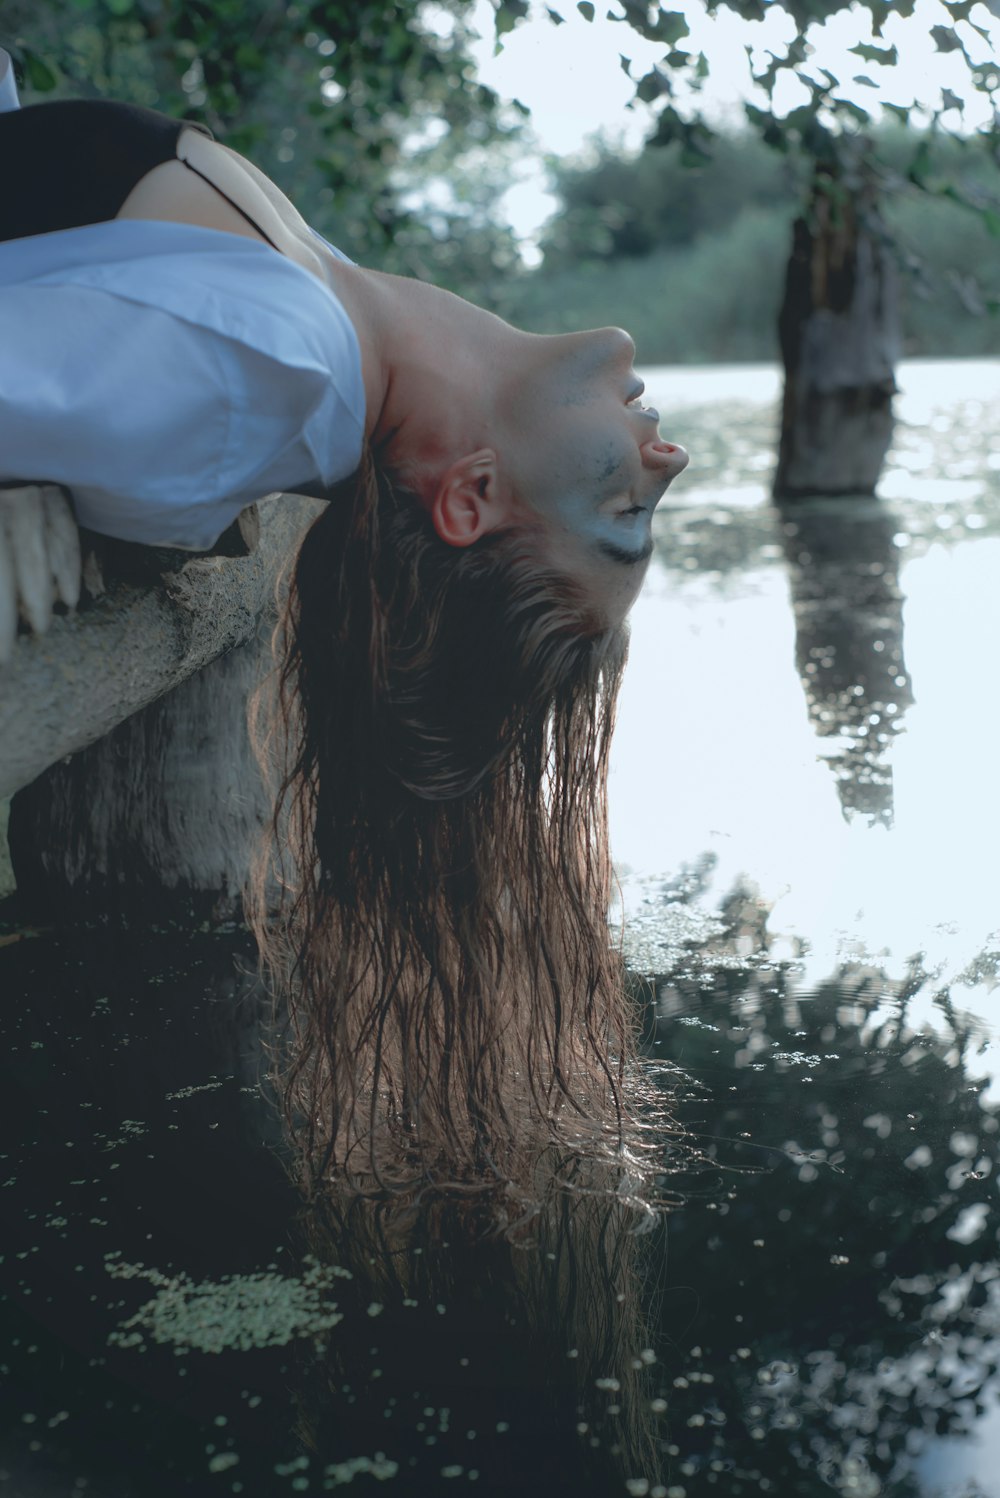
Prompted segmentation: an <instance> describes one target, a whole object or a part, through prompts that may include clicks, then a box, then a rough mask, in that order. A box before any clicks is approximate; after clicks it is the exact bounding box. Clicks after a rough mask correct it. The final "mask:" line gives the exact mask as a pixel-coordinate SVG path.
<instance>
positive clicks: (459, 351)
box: [327, 258, 525, 476]
mask: <svg viewBox="0 0 1000 1498" xmlns="http://www.w3.org/2000/svg"><path fill="white" fill-rule="evenodd" d="M327 273H328V279H329V284H330V285H331V287H332V289H333V290H334V292H335V293H336V295H337V296H338V297H339V299H340V300H341V302H342V303H343V305H344V307H345V308H346V310H347V314H348V316H349V317H350V319H351V321H352V323H353V324H354V328H355V330H356V332H357V335H358V342H359V344H360V346H361V364H362V373H363V377H364V385H365V401H366V410H367V416H366V420H365V433H366V436H367V438H368V440H369V442H370V443H371V445H372V447H373V449H374V451H375V452H376V454H377V455H378V456H379V457H380V458H381V460H382V461H383V462H384V463H385V464H386V466H387V467H389V468H391V469H393V470H395V471H402V472H406V471H407V470H409V471H411V472H412V473H413V474H414V475H415V476H416V475H418V474H419V473H420V472H423V471H425V470H428V469H432V468H434V467H436V466H437V465H438V464H439V463H440V462H441V461H444V460H446V459H447V458H448V457H449V455H454V453H455V451H456V450H464V449H468V450H473V449H475V448H477V447H484V446H489V445H490V430H491V422H490V412H491V410H493V409H494V408H495V401H494V394H495V392H496V389H497V386H498V375H499V372H500V370H501V369H502V367H503V361H504V360H505V359H507V360H509V358H510V354H511V352H512V350H513V346H514V344H515V343H516V341H517V340H518V339H519V338H524V337H525V335H524V334H519V333H517V331H516V330H515V329H514V328H512V327H510V325H509V324H507V323H505V322H503V321H502V319H500V318H499V317H494V316H493V314H492V313H489V312H484V311H483V310H482V309H481V308H479V307H475V306H473V305H472V303H471V302H466V301H464V300H463V299H462V298H461V297H458V296H455V295H453V294H452V293H451V292H448V291H442V290H441V288H440V287H437V286H431V285H429V284H428V283H427V282H424V281H417V280H413V279H411V278H409V277H403V276H392V275H387V274H385V273H383V272H381V271H371V270H366V269H363V268H362V267H360V266H356V265H349V264H345V263H344V262H343V261H339V260H333V259H332V258H331V262H330V264H329V265H328V267H327Z"/></svg>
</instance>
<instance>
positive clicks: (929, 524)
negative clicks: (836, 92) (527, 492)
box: [612, 361, 1000, 976]
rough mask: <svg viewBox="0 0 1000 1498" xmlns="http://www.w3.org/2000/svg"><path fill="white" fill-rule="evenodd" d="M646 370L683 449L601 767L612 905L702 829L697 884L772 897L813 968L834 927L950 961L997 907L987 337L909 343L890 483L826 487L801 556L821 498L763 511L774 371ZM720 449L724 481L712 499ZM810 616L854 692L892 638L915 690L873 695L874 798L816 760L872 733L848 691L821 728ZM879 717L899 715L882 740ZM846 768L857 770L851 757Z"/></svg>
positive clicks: (669, 866)
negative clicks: (820, 543)
mask: <svg viewBox="0 0 1000 1498" xmlns="http://www.w3.org/2000/svg"><path fill="white" fill-rule="evenodd" d="M644 377H645V379H646V383H647V388H648V390H649V392H650V396H651V399H652V400H653V401H654V402H655V403H656V404H657V405H658V407H659V409H660V410H661V411H662V412H663V413H664V419H663V430H664V431H665V432H666V433H669V434H670V435H672V436H676V437H677V439H678V440H680V441H682V442H684V443H685V445H686V446H688V447H689V449H690V451H691V465H690V468H689V469H688V471H687V472H686V473H685V474H684V475H683V477H682V478H681V479H680V481H679V482H678V484H677V486H676V488H675V489H672V490H671V491H670V492H669V494H668V495H667V496H666V498H665V499H664V501H663V503H662V504H661V506H660V509H659V511H658V515H657V521H656V530H655V535H656V539H657V553H656V556H655V557H654V561H653V563H652V565H651V569H650V575H649V578H648V581H647V584H646V587H645V589H644V592H643V594H642V596H641V598H640V600H639V603H638V604H637V605H636V608H635V609H634V611H633V614H632V647H631V654H630V663H629V669H628V675H627V679H626V684H625V687H624V690H623V695H622V701H621V709H620V716H619V727H618V732H617V735H616V740H615V748H614V756H613V768H612V817H613V822H612V828H613V847H614V851H615V855H616V859H617V860H618V865H619V869H620V871H621V873H622V875H623V883H624V887H625V902H626V910H628V909H629V908H630V906H629V902H630V899H631V900H632V903H633V906H635V904H636V902H638V903H639V904H641V903H642V901H643V900H645V901H646V904H647V906H648V895H649V890H650V888H651V886H653V887H655V881H656V879H657V877H658V876H661V875H662V876H665V877H666V878H668V879H674V878H676V876H677V874H678V872H679V871H680V870H681V869H682V868H684V867H690V866H693V865H695V864H697V863H698V861H699V859H703V858H704V855H706V854H710V855H712V857H713V859H714V866H713V871H712V877H711V880H710V884H709V886H708V887H707V888H706V890H705V891H704V894H703V897H702V898H703V899H704V900H705V901H706V902H707V908H709V909H710V908H711V907H712V902H714V903H715V904H716V905H717V904H718V902H719V901H720V900H721V899H722V898H724V897H725V896H726V894H727V893H728V892H729V891H730V890H731V889H732V888H733V887H734V886H735V885H737V884H739V883H742V884H743V885H747V884H749V885H750V886H751V887H752V888H753V889H754V890H755V891H756V892H757V894H758V895H759V898H760V899H761V901H762V902H763V903H764V904H765V905H766V906H768V907H770V915H769V920H768V930H769V933H770V936H771V938H772V939H774V938H779V937H783V938H785V939H787V940H789V941H791V942H793V943H794V946H795V949H796V950H798V951H800V952H803V953H804V955H805V960H806V971H807V973H808V972H813V973H814V974H815V975H817V976H818V975H819V974H821V973H823V972H826V973H828V972H829V971H830V970H831V967H832V965H833V963H834V962H835V961H836V959H837V956H838V954H839V953H843V952H844V951H845V950H849V951H851V952H852V953H854V954H856V953H858V952H864V953H868V954H871V955H873V956H875V955H877V956H882V957H884V958H887V959H888V960H889V961H890V964H891V965H893V966H894V967H896V968H901V967H902V966H904V965H905V963H906V962H907V960H908V959H910V958H911V957H913V956H915V955H916V954H918V953H920V954H922V956H923V963H924V966H925V967H926V968H927V969H928V970H932V971H937V970H940V972H941V973H942V974H943V975H947V974H958V973H960V972H961V971H962V969H963V968H964V967H965V966H966V965H967V964H968V963H969V962H970V961H971V960H972V959H973V958H974V957H975V956H976V954H977V953H979V952H980V951H982V949H983V947H984V945H985V944H986V943H987V941H988V939H989V937H990V935H991V933H993V932H995V931H997V929H998V928H1000V881H998V880H997V878H996V874H995V856H996V855H995V849H996V848H997V846H998V845H1000V795H998V794H997V783H996V773H995V765H996V759H997V746H998V738H1000V703H998V698H997V694H996V691H995V689H994V685H993V683H994V680H995V641H996V640H997V639H998V638H1000V590H998V589H997V586H996V579H997V577H998V575H1000V503H998V495H997V492H996V491H997V484H996V472H995V468H994V466H993V463H994V459H995V453H994V451H993V448H992V445H991V442H990V440H989V437H988V434H989V433H991V432H994V433H995V432H996V431H997V429H998V427H1000V419H998V418H1000V362H989V361H966V362H965V363H959V362H957V361H953V362H949V363H943V362H938V363H931V362H929V361H915V362H913V363H912V364H907V365H904V366H903V368H902V371H901V374H900V384H901V387H902V394H901V396H900V397H899V399H898V416H899V424H898V429H897V435H896V440H895V443H894V447H893V450H892V452H891V453H890V457H889V461H888V464H887V470H886V475H885V479H884V481H883V484H882V486H881V492H882V493H883V494H884V495H885V496H886V499H885V502H884V504H883V505H882V506H880V507H879V506H875V507H872V506H871V503H870V502H869V504H868V508H867V510H865V509H864V502H859V501H854V500H849V501H843V502H838V501H826V502H825V503H824V505H823V506H821V507H820V508H821V509H822V510H823V514H824V515H825V519H823V524H824V525H826V526H827V528H828V530H830V531H832V533H833V534H834V535H835V536H838V537H839V538H841V540H842V543H843V550H842V553H839V554H838V555H836V556H835V557H833V560H832V561H831V559H830V555H829V554H824V555H823V556H817V558H816V559H812V558H809V557H807V559H806V562H805V563H803V562H802V561H801V557H800V556H799V557H798V558H797V557H796V556H794V555H793V548H792V547H791V546H790V544H789V541H788V538H787V535H786V534H785V530H784V525H785V523H786V522H789V521H791V523H792V524H793V525H795V524H796V521H797V519H798V518H799V517H801V516H802V512H803V511H809V510H810V509H813V510H815V509H816V508H817V504H816V502H814V504H813V505H812V506H805V507H799V508H798V510H792V509H790V510H788V512H787V513H785V514H783V515H779V513H778V512H777V511H776V510H775V509H774V508H773V507H772V506H771V505H770V502H769V497H768V492H767V484H768V481H769V474H768V472H766V471H765V470H764V469H763V468H762V464H761V459H762V458H765V457H766V456H767V454H768V453H769V452H770V451H771V450H772V449H771V444H772V439H773V433H774V428H775V422H776V397H777V392H778V379H777V372H776V370H774V369H772V368H761V367H758V366H747V367H740V366H729V367H726V368H722V369H717V370H716V369H708V370H694V371H692V370H688V369H684V370H674V369H655V370H649V371H644ZM931 437H932V438H933V440H930V438H931ZM956 468H960V469H961V471H962V477H961V478H960V479H957V478H956V477H955V470H956ZM720 471H721V472H723V473H725V474H726V475H727V482H733V483H734V486H735V490H736V494H735V496H734V495H733V494H732V493H730V497H729V499H728V501H727V498H726V492H725V489H724V488H723V489H722V490H720V488H719V487H718V475H719V473H720ZM917 472H919V479H918V478H917V477H916V474H917ZM748 495H752V496H753V498H752V500H751V501H750V503H748V502H747V500H748ZM838 503H841V504H842V506H843V508H842V512H841V513H842V524H841V520H840V517H839V516H838V514H837V512H836V509H835V508H834V507H835V506H836V505H837V504H838ZM859 506H860V507H861V508H859ZM859 516H860V517H861V520H862V521H863V523H864V526H868V530H865V531H864V534H862V530H863V526H862V524H859V523H858V517H859ZM873 516H874V518H873ZM806 518H808V517H806ZM821 518H822V516H821ZM803 524H805V520H803ZM872 525H875V526H876V527H878V526H880V525H881V526H882V527H883V529H884V535H883V534H882V532H879V531H877V530H876V531H874V532H872V531H871V526H872ZM852 531H857V534H858V541H859V547H858V548H857V549H852V545H853V543H852ZM825 534H826V533H823V535H825ZM823 535H821V540H822V539H823ZM872 535H874V536H875V550H874V551H873V550H871V541H872ZM838 544H840V543H839V541H838ZM824 545H827V542H826V541H824ZM866 548H867V549H866ZM828 552H829V548H828ZM692 562H693V565H692ZM790 574H791V577H790ZM870 576H874V577H876V579H878V578H880V577H881V578H883V579H885V580H886V581H885V596H884V598H880V597H878V596H875V597H874V599H872V598H871V597H868V596H867V595H866V601H865V603H864V608H860V607H858V606H857V604H856V600H855V599H854V597H853V589H854V588H855V584H856V581H857V579H858V578H862V579H864V578H865V577H870ZM896 578H898V588H897V587H896V584H895V581H894V579H896ZM838 590H840V591H839V592H838ZM900 591H901V593H902V606H901V609H900V605H899V600H898V594H899V592H900ZM796 593H797V594H798V596H797V597H795V596H793V595H795V594H796ZM817 600H818V601H817ZM793 605H794V606H793ZM880 609H881V610H882V613H881V614H880V612H879V611H880ZM824 610H825V613H824V612H823V611H824ZM817 618H819V619H820V627H819V632H818V634H817V635H816V640H817V642H818V643H816V644H813V645H810V647H809V649H810V650H811V652H812V655H813V656H815V657H817V658H818V659H819V661H820V663H821V665H823V666H829V665H830V663H831V662H834V661H835V660H836V659H837V658H838V652H839V658H840V659H841V660H844V659H846V660H848V661H850V662H851V663H855V662H857V663H859V665H858V676H859V678H860V680H859V683H858V684H857V685H855V686H853V687H852V686H850V684H849V683H847V687H846V690H847V692H848V693H851V692H854V693H855V694H856V696H857V698H858V699H859V700H860V701H861V702H862V703H865V702H866V700H867V694H870V691H871V687H870V683H869V684H867V685H866V678H865V676H864V675H863V673H864V672H865V671H867V669H868V667H867V664H866V662H867V661H869V660H871V661H875V662H876V664H878V659H877V658H878V657H879V655H880V653H881V657H882V659H883V660H884V659H887V657H886V656H885V652H886V650H887V649H890V648H896V647H897V646H898V648H899V649H900V651H901V658H903V659H905V671H906V672H907V673H908V676H909V681H910V683H911V687H912V696H913V699H914V700H913V701H912V702H909V701H908V700H904V694H903V693H900V700H899V701H898V702H892V703H890V704H889V705H888V708H887V709H886V708H885V704H884V703H883V702H882V701H881V699H880V701H879V703H877V704H874V705H875V706H877V707H879V709H880V711H879V712H875V713H873V714H872V715H871V716H872V717H873V719H879V718H880V713H881V723H880V724H878V725H876V726H873V728H872V734H873V737H872V740H871V743H870V746H869V747H870V753H868V755H867V760H868V762H869V763H871V762H874V763H875V765H876V770H877V774H878V775H880V776H881V777H882V780H883V781H884V782H885V787H886V790H885V798H884V801H885V804H884V807H883V808H882V814H881V815H879V816H873V815H866V814H864V813H863V812H862V811H859V810H858V809H857V804H856V798H855V801H852V798H851V794H850V791H851V787H850V784H847V785H846V786H845V778H846V781H847V782H849V781H850V778H851V776H850V773H848V774H847V776H846V777H845V776H844V775H843V773H842V770H841V773H840V774H839V778H838V773H835V770H836V766H835V765H834V764H833V761H832V760H831V755H832V756H834V757H836V756H837V754H838V752H839V751H841V750H842V749H843V748H844V744H845V743H848V744H849V743H850V741H851V739H852V735H853V742H854V744H855V746H857V745H858V744H859V743H861V746H862V750H864V741H863V739H859V737H858V736H859V734H863V733H864V731H865V729H866V728H867V727H868V725H867V724H865V723H864V722H861V724H860V726H859V723H858V721H857V715H855V717H853V718H852V719H851V720H850V722H846V721H845V723H844V724H840V725H838V723H837V722H836V721H831V722H828V723H825V724H823V728H824V732H823V735H822V736H818V734H817V731H816V729H817V723H816V715H815V713H813V714H812V715H811V714H810V710H809V707H808V704H807V700H806V694H805V686H804V682H808V678H805V677H803V674H802V672H801V670H800V666H801V661H799V662H798V663H797V657H796V631H797V628H798V629H799V630H800V631H801V630H803V629H806V628H812V627H813V623H814V622H815V620H816V619H817ZM894 642H895V643H894ZM799 643H800V646H801V644H802V642H801V641H800V642H799ZM806 643H808V642H806ZM823 652H827V655H826V656H824V654H823ZM807 653H808V652H807ZM807 669H808V668H807ZM889 681H890V684H891V678H889ZM845 682H846V678H845ZM883 695H884V694H883ZM882 709H885V711H882ZM839 710H840V709H839V707H838V706H837V705H836V704H835V705H834V706H833V708H832V709H831V716H832V718H833V719H834V720H835V719H836V717H837V713H838V711H839ZM886 713H888V714H889V715H890V716H889V717H887V716H886ZM862 717H863V714H862ZM887 723H889V725H890V727H891V728H892V729H893V730H896V729H897V728H898V731H893V732H891V733H890V732H889V731H888V730H886V738H885V741H884V742H882V743H879V742H878V741H877V735H878V733H880V732H882V731H883V729H885V728H886V724H887ZM838 726H839V727H840V728H841V729H842V730H843V732H841V733H839V734H838V732H837V731H836V730H837V729H838ZM845 734H846V737H845ZM854 770H855V771H859V770H860V773H861V777H862V779H863V778H864V775H865V774H866V773H867V770H866V769H865V762H864V759H863V756H862V757H858V758H856V762H855V764H854ZM845 790H846V792H847V794H845ZM630 890H631V891H632V895H630V893H629V892H630ZM647 914H648V912H647Z"/></svg>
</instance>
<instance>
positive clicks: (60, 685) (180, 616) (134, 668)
mask: <svg viewBox="0 0 1000 1498" xmlns="http://www.w3.org/2000/svg"><path fill="white" fill-rule="evenodd" d="M258 509H259V516H260V536H259V540H258V541H257V542H256V545H255V549H254V550H253V552H252V554H251V555H249V556H240V557H232V556H214V555H213V556H209V557H202V556H199V557H195V558H192V559H191V560H188V561H185V560H183V555H182V554H179V553H176V552H175V553H170V554H164V553H160V552H157V551H154V550H152V549H150V548H144V547H129V548H122V549H117V550H116V548H115V547H114V546H112V547H111V548H110V549H109V551H108V561H107V564H106V570H105V583H106V588H107V591H106V592H105V593H104V594H103V595H102V596H101V597H100V598H97V599H94V600H91V601H88V602H86V603H84V604H83V605H81V607H80V608H79V610H77V611H76V612H75V613H72V614H66V615H62V616H60V617H56V618H54V619H53V621H52V624H51V626H50V628H49V630H48V631H47V633H45V634H44V635H32V634H25V635H22V636H20V638H19V639H18V641H17V646H16V648H15V650H14V654H13V658H12V660H11V661H10V662H9V663H8V664H7V665H6V666H3V667H0V800H2V799H5V798H7V797H10V796H12V795H13V794H14V793H15V791H18V790H20V789H21V788H22V787H23V786H26V785H28V784H30V782H31V781H33V780H34V779H35V778H36V777H37V776H39V775H40V774H42V772H43V771H44V770H46V769H48V768H49V766H50V765H53V764H56V763H57V762H58V761H59V760H61V759H63V758H65V756H67V755H69V754H74V753H76V752H77V750H80V749H84V748H86V747H87V745H89V744H93V743H94V742H95V741H96V740H98V739H100V738H102V737H103V736H104V735H105V734H107V733H109V732H110V731H111V730H112V729H113V728H115V727H117V725H118V724H120V723H122V722H124V721H125V719H126V718H129V717H131V715H132V714H133V713H135V712H137V711H138V710H139V709H140V708H142V707H145V706H146V705H147V704H148V703H150V702H153V701H155V700H156V698H158V697H161V696H163V694H164V693H165V692H169V691H170V690H171V689H172V688H174V687H176V686H178V685H179V684H180V683H181V682H183V681H185V680H186V679H187V678H188V677H190V676H192V675H193V674H194V673H195V672H196V671H198V670H200V669H201V668H202V667H203V666H205V665H207V664H208V662H210V661H212V660H215V659H216V657H218V656H220V655H223V654H224V653H225V652H226V651H228V650H231V649H232V648H233V647H234V646H236V645H240V644H243V643H244V642H245V641H247V640H250V639H251V638H252V637H253V636H254V634H255V633H256V631H257V627H258V624H259V621H260V619H261V617H262V616H263V615H264V613H265V612H266V611H267V610H269V609H270V608H271V607H272V606H273V600H274V596H275V588H276V584H277V581H278V578H279V576H280V574H281V572H282V569H283V567H284V565H285V563H286V561H287V560H288V558H289V556H290V555H291V553H292V551H293V550H294V548H295V546H296V544H297V542H298V540H299V538H300V537H301V535H302V533H303V532H304V530H305V529H306V527H307V526H308V525H309V523H310V522H311V521H312V520H313V519H314V518H315V517H316V516H317V515H318V514H320V513H321V511H322V503H321V502H320V501H318V500H313V499H304V498H302V497H300V496H298V495H284V494H279V495H273V496H271V497H270V498H268V499H265V500H262V501H261V502H260V504H259V506H258ZM171 569H172V570H171Z"/></svg>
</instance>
